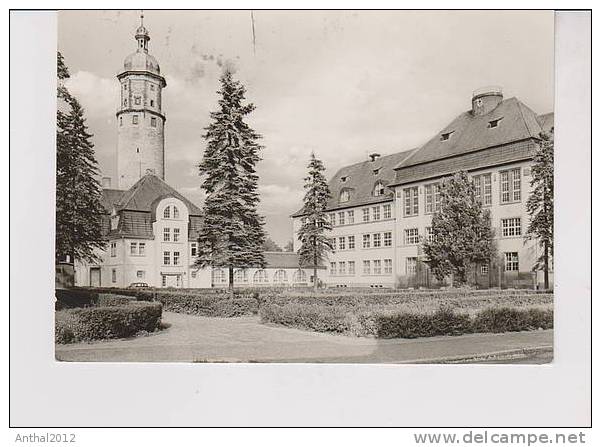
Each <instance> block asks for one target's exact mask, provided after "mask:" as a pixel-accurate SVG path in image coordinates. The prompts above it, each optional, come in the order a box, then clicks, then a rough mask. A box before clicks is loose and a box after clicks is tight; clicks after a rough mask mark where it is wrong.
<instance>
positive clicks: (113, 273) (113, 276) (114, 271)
mask: <svg viewBox="0 0 601 447" xmlns="http://www.w3.org/2000/svg"><path fill="white" fill-rule="evenodd" d="M111 282H117V269H112V270H111Z"/></svg>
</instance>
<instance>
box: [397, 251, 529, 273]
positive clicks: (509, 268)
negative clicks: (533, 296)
mask: <svg viewBox="0 0 601 447" xmlns="http://www.w3.org/2000/svg"><path fill="white" fill-rule="evenodd" d="M503 259H504V262H505V271H506V272H519V271H520V261H519V256H518V252H517V251H509V252H504V253H503ZM416 273H417V258H416V257H408V258H405V274H406V275H409V276H411V275H415V274H416ZM480 274H482V275H488V265H487V264H482V265H480Z"/></svg>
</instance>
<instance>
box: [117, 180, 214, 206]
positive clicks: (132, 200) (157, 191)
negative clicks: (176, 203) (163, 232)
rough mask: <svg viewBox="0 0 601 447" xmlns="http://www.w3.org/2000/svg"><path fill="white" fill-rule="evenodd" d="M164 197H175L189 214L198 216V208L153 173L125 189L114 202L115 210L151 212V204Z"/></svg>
mask: <svg viewBox="0 0 601 447" xmlns="http://www.w3.org/2000/svg"><path fill="white" fill-rule="evenodd" d="M165 197H175V198H177V199H179V200H181V201H182V202H184V203H185V204H186V206H187V207H188V209H189V213H190V215H195V216H200V215H201V214H202V212H201V210H200V208H198V207H197V206H196V205H194V204H193V203H192V202H191V201H189V200H188V199H186V198H185V197H184V196H183V195H181V194H180V193H179V192H177V190H175V189H174V188H172V187H171V186H169V185H168V184H167V183H165V182H164V181H163V180H161V179H160V178H159V177H157V176H156V175H154V174H150V173H149V174H146V175H145V176H144V177H142V178H141V179H140V180H138V181H137V182H136V183H135V184H134V185H133V186H132V187H131V188H130V189H129V190H127V191H125V192H124V193H123V194H122V195H121V197H120V199H119V201H118V202H117V203H115V208H116V209H117V210H119V211H120V210H129V211H146V212H152V208H153V204H154V203H155V202H156V201H157V200H159V199H162V198H165Z"/></svg>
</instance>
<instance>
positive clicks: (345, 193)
mask: <svg viewBox="0 0 601 447" xmlns="http://www.w3.org/2000/svg"><path fill="white" fill-rule="evenodd" d="M350 199H351V193H350V192H349V190H348V189H343V190H342V191H340V201H341V202H348V201H349V200H350Z"/></svg>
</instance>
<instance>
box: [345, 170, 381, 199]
mask: <svg viewBox="0 0 601 447" xmlns="http://www.w3.org/2000/svg"><path fill="white" fill-rule="evenodd" d="M374 172H376V171H374ZM378 172H379V170H378ZM347 178H348V177H341V181H342V182H343V183H344V182H346V179H347ZM385 193H386V185H384V183H383V182H382V181H380V180H378V181H377V182H376V183H375V184H374V187H373V189H372V191H371V195H372V196H373V197H379V196H383V195H384V194H385ZM338 200H339V202H340V203H345V202H348V201H349V200H351V191H350V190H349V189H343V190H342V191H340V195H339V196H338Z"/></svg>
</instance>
